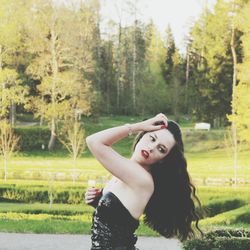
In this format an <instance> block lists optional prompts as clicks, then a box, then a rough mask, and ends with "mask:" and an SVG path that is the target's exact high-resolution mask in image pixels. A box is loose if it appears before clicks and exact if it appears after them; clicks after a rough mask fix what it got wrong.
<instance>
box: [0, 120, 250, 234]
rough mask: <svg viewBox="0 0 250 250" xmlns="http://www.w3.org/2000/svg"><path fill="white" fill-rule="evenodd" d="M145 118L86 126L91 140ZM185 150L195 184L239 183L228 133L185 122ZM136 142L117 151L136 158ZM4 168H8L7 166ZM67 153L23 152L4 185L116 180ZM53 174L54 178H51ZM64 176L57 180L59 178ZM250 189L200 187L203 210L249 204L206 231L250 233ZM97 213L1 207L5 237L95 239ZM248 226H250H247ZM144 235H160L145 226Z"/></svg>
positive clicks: (244, 168)
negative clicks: (133, 149)
mask: <svg viewBox="0 0 250 250" xmlns="http://www.w3.org/2000/svg"><path fill="white" fill-rule="evenodd" d="M143 118H145V117H130V118H127V117H114V118H109V117H102V118H100V119H98V120H94V119H91V120H90V119H86V120H84V124H85V129H86V134H92V133H94V132H96V131H99V130H102V129H105V128H108V127H112V126H117V125H122V124H124V123H128V122H130V123H132V122H136V121H140V120H142V119H143ZM181 127H182V130H183V139H184V144H185V152H186V158H187V160H188V169H189V172H190V175H191V176H192V177H193V178H209V177H210V178H233V176H234V169H233V161H232V149H231V147H230V146H228V143H227V140H225V134H226V130H225V129H217V130H213V129H212V130H211V131H203V132H202V131H195V130H194V129H193V127H194V124H193V123H192V122H188V121H186V120H183V121H182V122H181ZM132 142H133V137H129V138H125V139H124V140H122V141H120V142H119V143H117V144H116V145H115V146H114V148H115V149H116V150H117V151H118V152H119V153H121V154H122V155H124V156H126V157H129V156H130V155H131V145H132ZM249 155H250V147H249V146H247V145H242V150H241V152H240V154H239V167H238V169H237V173H238V176H239V177H242V178H248V179H250V157H249ZM0 166H3V164H2V163H1V165H0ZM73 168H75V166H74V165H73V162H72V161H71V159H70V158H69V156H68V154H67V152H66V151H64V152H52V153H50V152H47V151H42V152H40V151H39V152H35V151H31V152H19V153H18V154H16V155H15V156H14V157H13V158H12V160H11V161H10V162H9V165H8V172H9V175H8V180H7V181H6V182H4V181H3V167H0V177H1V181H0V185H1V184H6V185H10V184H17V185H30V186H37V185H39V186H45V187H48V186H49V185H51V181H52V179H53V184H52V185H53V187H54V188H60V187H66V188H67V187H69V188H70V187H72V186H75V185H77V186H79V187H82V188H85V187H86V184H87V180H88V179H97V181H98V185H100V186H102V185H103V182H105V181H106V180H108V179H109V178H110V174H109V173H108V172H107V171H106V170H105V169H104V168H103V167H102V166H101V165H100V164H99V163H98V162H97V161H96V160H95V159H94V158H93V157H92V156H91V154H90V152H89V151H88V150H85V152H84V153H83V154H82V156H81V157H80V158H79V159H78V162H77V166H76V168H77V170H72V169H73ZM74 171H78V173H79V174H78V179H77V181H76V183H75V184H74V183H73V182H72V173H73V172H74ZM49 173H50V174H49ZM55 173H59V174H58V175H57V176H54V177H53V178H52V177H51V176H53V174H55ZM249 191H250V187H246V186H244V187H237V188H234V187H230V186H228V187H203V186H199V187H198V191H197V192H198V196H199V197H200V199H201V201H202V204H203V205H207V204H210V203H211V202H218V204H223V200H229V201H230V200H234V199H239V200H241V201H243V203H244V204H242V205H241V206H240V207H237V208H234V209H230V208H229V209H228V210H227V211H224V212H223V213H220V214H216V215H215V216H213V217H211V218H205V219H204V220H202V221H201V225H202V228H203V229H204V230H210V229H213V228H249V226H250V225H249V224H250V220H249V217H250V216H249V212H248V211H249V210H250V209H249V204H250V192H249ZM92 212H93V209H92V208H91V207H89V206H86V205H85V204H84V203H83V204H80V205H67V204H53V205H52V207H50V206H49V204H40V203H36V204H23V203H10V202H8V203H6V202H0V231H2V232H36V233H90V226H91V214H92ZM246 221H247V223H246ZM137 233H138V234H139V235H156V234H155V233H154V232H153V231H152V230H150V229H149V228H148V227H146V226H145V225H144V224H143V223H141V225H140V227H139V229H138V231H137Z"/></svg>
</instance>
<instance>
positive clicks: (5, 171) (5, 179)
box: [4, 157, 8, 181]
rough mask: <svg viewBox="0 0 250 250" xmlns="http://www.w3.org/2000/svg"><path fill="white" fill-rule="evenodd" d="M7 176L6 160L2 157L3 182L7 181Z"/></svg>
mask: <svg viewBox="0 0 250 250" xmlns="http://www.w3.org/2000/svg"><path fill="white" fill-rule="evenodd" d="M7 175H8V172H7V159H6V157H4V181H7Z"/></svg>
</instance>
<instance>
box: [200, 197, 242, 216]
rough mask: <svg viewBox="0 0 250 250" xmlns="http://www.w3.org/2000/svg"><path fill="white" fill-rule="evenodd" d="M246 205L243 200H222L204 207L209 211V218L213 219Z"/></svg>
mask: <svg viewBox="0 0 250 250" xmlns="http://www.w3.org/2000/svg"><path fill="white" fill-rule="evenodd" d="M245 204H246V202H245V201H244V200H241V199H221V200H216V201H213V202H210V203H208V204H207V205H205V206H204V209H205V210H206V211H207V213H208V214H207V216H208V217H213V216H215V215H217V214H220V213H223V212H226V211H230V210H233V209H236V208H239V207H241V206H244V205H245Z"/></svg>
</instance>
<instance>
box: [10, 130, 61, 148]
mask: <svg viewBox="0 0 250 250" xmlns="http://www.w3.org/2000/svg"><path fill="white" fill-rule="evenodd" d="M14 132H15V134H17V135H19V136H20V141H19V144H18V145H19V150H20V151H34V150H42V145H44V146H45V150H46V149H47V145H48V142H49V139H50V130H49V128H47V127H16V128H14ZM62 148H63V145H62V144H61V143H60V142H59V141H58V140H56V143H55V149H62Z"/></svg>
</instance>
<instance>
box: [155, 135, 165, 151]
mask: <svg viewBox="0 0 250 250" xmlns="http://www.w3.org/2000/svg"><path fill="white" fill-rule="evenodd" d="M153 134H154V136H155V138H156V139H158V137H157V135H156V133H153ZM161 146H163V147H164V148H165V149H167V150H168V147H166V146H165V145H163V144H161Z"/></svg>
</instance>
